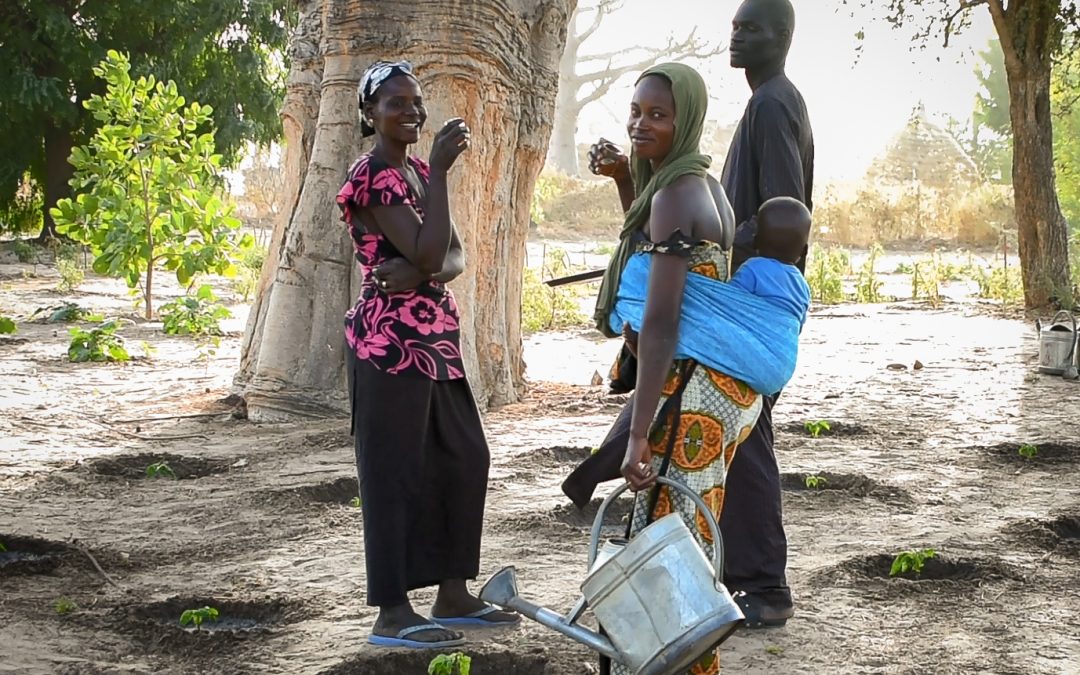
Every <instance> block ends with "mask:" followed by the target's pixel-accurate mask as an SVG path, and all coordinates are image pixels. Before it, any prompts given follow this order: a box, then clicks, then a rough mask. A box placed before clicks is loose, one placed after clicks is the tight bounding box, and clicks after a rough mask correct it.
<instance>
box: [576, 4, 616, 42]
mask: <svg viewBox="0 0 1080 675" xmlns="http://www.w3.org/2000/svg"><path fill="white" fill-rule="evenodd" d="M621 4H622V0H599V2H597V3H596V5H595V6H594V7H588V8H586V9H592V10H593V11H594V12H596V14H595V15H593V20H592V23H590V24H589V27H588V28H586V29H585V30H583V31H581V32H580V33H578V34H577V35H575V36H574V39H575V40H576V41H577V43H578V44H581V43H582V42H585V41H586V40H588V39H589V38H590V37H592V34H593V33H595V32H596V30H597V29H598V28H600V24H601V23H602V22H603V21H604V17H605V16H607V15H608V14H610V13H611V12H613V11H615V10H616V9H618V8H619V5H621ZM579 11H580V10H579Z"/></svg>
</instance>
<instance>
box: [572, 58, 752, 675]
mask: <svg viewBox="0 0 1080 675" xmlns="http://www.w3.org/2000/svg"><path fill="white" fill-rule="evenodd" d="M707 104H708V94H707V92H706V89H705V83H704V81H703V80H702V79H701V76H700V75H699V74H698V73H697V71H695V70H694V69H693V68H690V67H689V66H685V65H682V64H678V63H665V64H661V65H658V66H655V67H653V68H650V69H648V70H646V71H645V72H644V73H642V75H641V77H640V78H639V79H638V81H637V86H636V88H635V91H634V98H633V101H632V102H631V104H630V117H629V120H628V121H627V131H628V132H629V135H630V142H631V147H632V150H631V154H630V158H629V161H628V160H627V159H626V157H625V156H624V155H622V154H621V153H620V152H618V149H617V148H615V147H614V146H613V145H611V144H609V143H605V144H604V147H602V148H600V149H598V150H597V151H594V152H593V153H590V155H591V159H592V167H593V170H594V171H595V172H596V173H600V174H603V175H609V176H612V177H613V178H615V179H616V183H617V184H618V186H619V194H620V197H621V198H622V201H623V205H624V208H625V210H626V221H625V223H624V225H623V229H622V233H621V235H620V240H619V246H618V249H617V250H616V252H615V254H614V255H613V256H612V259H611V262H610V264H609V266H608V270H607V273H606V274H605V275H604V281H603V283H602V285H601V289H600V295H599V298H598V300H597V307H596V315H595V319H596V322H597V327H598V328H599V329H600V330H601V331H603V332H604V333H605V334H606V335H608V336H613V333H612V331H611V329H610V327H609V326H608V319H609V316H610V314H611V310H612V307H613V306H614V303H615V298H616V295H617V293H618V288H619V278H620V276H621V274H622V270H623V268H624V267H625V265H626V262H627V260H628V258H629V257H630V255H631V253H633V252H634V251H635V250H637V251H645V252H648V253H650V254H651V256H652V264H651V271H650V274H649V282H648V292H647V297H646V301H645V314H644V318H643V320H642V325H641V331H640V334H639V335H637V336H634V335H631V334H628V335H627V346H628V348H629V349H630V350H631V351H632V352H634V353H635V355H636V356H637V360H638V362H637V376H636V386H635V392H634V396H633V402H632V404H631V405H632V412H631V415H630V424H629V427H630V429H629V441H628V442H627V445H626V448H625V455H624V458H623V462H622V467H621V469H622V474H623V476H624V477H625V478H626V479H627V481H629V482H630V485H631V487H632V489H633V490H634V491H635V492H637V495H636V497H635V501H634V514H633V518H632V521H631V523H630V528H629V529H630V532H629V533H630V536H633V535H634V534H635V533H637V532H638V531H640V530H641V529H642V528H644V527H645V526H646V525H647V524H648V523H649V522H652V521H653V520H655V519H656V518H660V517H662V516H664V515H667V514H668V513H673V512H675V513H679V514H680V515H681V516H682V517H683V520H684V521H685V522H686V524H687V526H688V527H689V528H690V530H691V531H692V532H693V533H694V535H695V537H696V538H697V539H698V543H700V544H701V545H702V547H703V548H704V549H705V551H706V553H708V554H710V555H711V551H712V537H711V534H710V533H709V530H708V527H707V525H706V522H705V520H704V517H703V516H702V515H700V514H697V513H696V511H695V507H694V504H693V502H691V501H690V499H689V498H687V497H685V496H683V495H681V494H680V493H675V492H670V491H669V490H668V488H666V487H664V488H662V489H658V488H659V487H660V486H658V485H656V477H657V475H665V476H666V477H668V478H670V479H673V480H677V481H679V482H681V483H683V484H685V485H687V486H688V487H690V488H691V489H693V490H694V491H695V492H697V494H699V495H701V497H702V498H703V499H704V500H705V502H706V503H707V504H708V505H709V506H710V508H711V510H712V512H713V515H714V516H715V517H716V518H717V520H719V518H720V511H721V508H722V506H723V499H724V484H725V479H726V476H727V468H728V466H729V465H730V463H731V460H732V458H733V457H734V455H735V449H736V448H737V447H738V445H739V443H740V442H742V441H743V440H744V439H745V438H746V437H747V436H748V435H749V433H750V430H751V429H752V428H753V426H754V423H755V421H756V420H757V416H758V413H759V412H760V410H761V397H760V396H759V395H758V394H757V392H755V391H753V390H752V389H751V388H750V387H748V386H747V385H746V384H745V383H743V382H741V381H738V380H735V379H734V378H732V377H730V376H728V375H725V374H723V373H720V372H718V371H715V370H712V369H710V368H708V367H706V366H704V365H701V364H698V363H697V362H696V361H693V360H690V359H680V360H676V359H675V358H674V357H675V347H676V343H677V341H678V336H679V319H680V315H681V312H682V301H683V290H684V287H685V285H686V279H687V275H688V274H703V275H707V276H709V277H712V278H715V279H721V280H724V281H726V280H727V279H728V272H729V269H730V262H729V257H728V251H729V250H730V247H731V239H732V235H733V232H734V218H733V217H732V216H731V215H730V206H729V205H728V202H727V199H726V197H725V196H724V194H723V190H722V189H721V188H720V186H719V184H718V183H716V181H715V180H714V179H712V178H711V176H709V174H708V168H709V165H710V162H711V159H710V158H709V157H708V156H707V155H703V154H701V152H700V151H699V147H698V146H699V144H700V141H701V133H702V129H703V126H704V123H705V109H706V106H707ZM631 180H632V183H631ZM611 437H612V436H611V435H609V438H611ZM649 488H653V489H651V490H650V489H649ZM719 669H720V661H719V656H718V653H717V652H710V653H709V654H707V655H706V656H705V657H703V659H702V660H701V661H700V662H699V663H698V664H696V665H695V666H694V667H693V668H692V669H691V670H690V671H689V672H690V673H693V674H694V675H705V674H708V673H718V672H719ZM611 672H613V673H622V672H628V671H626V669H625V668H623V667H622V666H620V665H619V664H614V665H613V666H612V671H611Z"/></svg>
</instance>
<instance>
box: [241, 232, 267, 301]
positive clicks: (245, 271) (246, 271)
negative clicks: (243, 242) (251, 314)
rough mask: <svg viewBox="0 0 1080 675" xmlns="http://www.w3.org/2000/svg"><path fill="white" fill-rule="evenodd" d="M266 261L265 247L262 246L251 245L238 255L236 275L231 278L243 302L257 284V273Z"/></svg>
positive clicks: (258, 273)
mask: <svg viewBox="0 0 1080 675" xmlns="http://www.w3.org/2000/svg"><path fill="white" fill-rule="evenodd" d="M265 261H266V249H265V248H263V247H262V246H252V247H251V248H249V249H247V250H245V251H244V252H243V253H242V254H241V255H240V260H239V265H238V267H237V270H238V271H237V275H236V278H235V279H234V280H233V288H234V289H235V290H236V292H237V293H239V294H240V297H241V298H242V299H243V301H244V302H247V301H248V300H250V299H251V294H252V293H254V292H255V289H256V288H257V287H258V285H259V275H261V274H262V267H263V263H264V262H265Z"/></svg>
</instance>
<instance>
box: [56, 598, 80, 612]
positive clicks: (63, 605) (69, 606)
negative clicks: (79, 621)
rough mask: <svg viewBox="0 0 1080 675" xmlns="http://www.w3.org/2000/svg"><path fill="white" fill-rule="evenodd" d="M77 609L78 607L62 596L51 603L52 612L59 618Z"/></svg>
mask: <svg viewBox="0 0 1080 675" xmlns="http://www.w3.org/2000/svg"><path fill="white" fill-rule="evenodd" d="M78 608H79V606H78V605H76V604H75V603H74V602H72V601H71V600H69V599H68V598H65V597H63V596H61V597H59V598H57V599H56V600H55V601H54V602H53V610H54V611H55V612H56V613H57V614H59V615H60V616H64V615H65V614H71V613H72V612H74V611H75V610H76V609H78Z"/></svg>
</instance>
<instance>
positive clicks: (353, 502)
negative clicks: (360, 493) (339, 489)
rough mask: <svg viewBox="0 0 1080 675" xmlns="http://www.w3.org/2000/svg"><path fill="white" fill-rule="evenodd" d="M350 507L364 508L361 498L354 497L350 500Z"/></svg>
mask: <svg viewBox="0 0 1080 675" xmlns="http://www.w3.org/2000/svg"><path fill="white" fill-rule="evenodd" d="M349 506H351V507H353V508H355V509H358V508H360V507H361V506H363V502H362V501H360V497H353V498H352V499H350V500H349Z"/></svg>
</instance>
